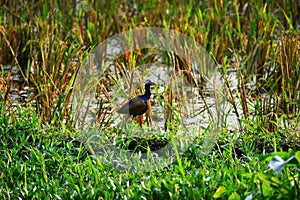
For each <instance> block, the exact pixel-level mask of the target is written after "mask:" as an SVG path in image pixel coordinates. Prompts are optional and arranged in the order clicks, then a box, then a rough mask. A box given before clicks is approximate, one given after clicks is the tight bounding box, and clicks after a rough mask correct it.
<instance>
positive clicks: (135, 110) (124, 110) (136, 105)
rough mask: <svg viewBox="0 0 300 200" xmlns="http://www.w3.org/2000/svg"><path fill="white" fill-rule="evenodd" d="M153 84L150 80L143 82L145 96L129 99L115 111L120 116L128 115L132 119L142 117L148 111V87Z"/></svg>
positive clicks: (149, 92) (149, 94)
mask: <svg viewBox="0 0 300 200" xmlns="http://www.w3.org/2000/svg"><path fill="white" fill-rule="evenodd" d="M151 85H154V83H153V82H152V81H150V80H146V81H145V94H142V95H139V96H137V97H135V98H133V99H130V100H129V101H128V102H127V103H126V104H125V105H124V106H122V107H121V108H120V109H119V110H117V112H118V113H120V114H129V115H132V116H133V117H135V116H137V115H142V114H144V113H145V112H146V111H147V110H148V100H149V99H150V96H151V91H150V86H151Z"/></svg>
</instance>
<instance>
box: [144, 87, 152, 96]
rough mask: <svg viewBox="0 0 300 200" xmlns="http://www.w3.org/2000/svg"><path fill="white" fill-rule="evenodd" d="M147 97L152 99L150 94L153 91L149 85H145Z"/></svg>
mask: <svg viewBox="0 0 300 200" xmlns="http://www.w3.org/2000/svg"><path fill="white" fill-rule="evenodd" d="M144 95H145V96H146V98H147V99H150V96H151V91H150V86H148V87H145V94H144Z"/></svg>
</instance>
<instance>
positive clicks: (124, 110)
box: [117, 96, 147, 116]
mask: <svg viewBox="0 0 300 200" xmlns="http://www.w3.org/2000/svg"><path fill="white" fill-rule="evenodd" d="M146 110H147V105H146V102H145V100H144V99H143V98H141V97H140V96H138V97H136V98H134V99H131V100H130V101H128V102H127V103H126V104H124V105H123V106H122V107H121V108H120V109H119V110H117V112H118V113H120V114H130V115H133V116H136V115H142V114H144V113H145V112H146Z"/></svg>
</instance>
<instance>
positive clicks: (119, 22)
mask: <svg viewBox="0 0 300 200" xmlns="http://www.w3.org/2000/svg"><path fill="white" fill-rule="evenodd" d="M0 4H1V5H0V7H1V9H0V180H1V182H0V198H1V199H16V198H22V199H69V198H73V199H96V198H99V199H125V198H127V199H213V198H215V199H245V198H246V197H247V196H248V195H249V194H251V193H252V194H253V195H255V198H256V199H276V198H277V199H283V198H286V199H296V198H297V197H299V196H300V181H299V169H300V153H299V150H300V145H299V144H300V142H299V141H300V131H299V122H300V115H299V113H300V112H299V111H300V107H299V105H300V104H299V99H300V96H299V91H300V83H299V80H300V78H299V74H300V71H299V70H300V67H299V59H300V57H299V52H300V51H299V43H300V40H299V31H300V30H299V27H300V25H299V20H298V19H299V15H300V13H299V10H300V5H299V1H288V0H284V1H280V2H278V1H275V0H268V1H262V0H255V1H252V2H246V1H244V0H234V1H229V0H224V1H219V0H215V1H201V2H198V1H188V2H185V3H182V2H179V1H172V2H163V1H156V0H154V1H150V2H147V3H137V2H125V1H121V2H119V1H114V0H113V1H107V3H105V2H102V1H99V2H96V1H82V2H77V1H64V2H58V1H54V0H43V1H38V2H31V1H29V2H27V1H26V2H24V1H18V0H11V1H4V2H2V3H0ZM136 27H162V28H171V29H175V30H177V31H179V32H181V33H183V34H185V35H187V36H189V37H191V38H193V39H195V40H196V41H197V42H198V43H199V44H201V45H202V46H203V48H204V49H205V50H206V51H207V52H208V53H209V54H210V55H211V56H212V58H213V59H214V60H215V62H216V63H217V64H220V65H221V66H222V74H223V76H224V77H225V76H226V74H227V69H228V68H231V67H233V68H235V69H236V70H237V78H238V90H234V91H233V90H232V89H231V88H230V87H229V85H230V83H225V85H226V87H227V88H226V90H224V92H225V95H226V96H227V97H228V100H229V102H230V103H231V104H232V105H233V107H235V108H240V109H241V110H242V113H238V112H237V110H233V112H234V113H235V114H236V115H237V116H238V117H239V119H240V121H239V127H237V128H236V130H233V131H232V130H227V128H226V127H225V128H224V129H223V130H221V131H220V134H219V136H218V138H217V139H216V141H215V142H214V143H213V145H212V148H211V149H210V150H211V151H209V153H208V154H205V155H204V153H203V149H205V148H203V144H205V141H204V138H205V135H206V134H207V135H209V134H213V133H209V132H208V130H207V131H204V132H203V133H201V135H200V136H199V137H198V138H197V139H196V140H195V141H193V144H191V146H190V148H189V149H187V150H186V151H185V152H184V153H183V155H182V156H179V155H177V157H176V160H175V161H174V162H173V163H172V164H170V165H169V166H167V167H165V168H163V169H161V170H158V171H152V172H149V171H146V172H129V171H128V172H126V171H122V172H120V171H118V170H116V169H114V168H111V167H109V166H107V165H106V164H105V163H103V162H101V161H100V160H99V159H98V158H97V157H95V156H92V155H90V153H91V152H90V150H89V149H88V147H87V146H86V145H85V144H83V143H81V142H80V139H81V138H82V135H80V132H79V131H78V130H76V129H75V128H74V116H73V115H72V112H71V108H72V107H70V103H71V95H72V87H73V84H74V79H75V77H76V72H77V70H78V68H79V67H80V66H81V64H82V63H83V62H84V59H85V58H86V56H87V55H88V54H89V52H91V50H92V49H93V48H94V47H95V46H97V44H99V43H101V42H102V41H104V40H105V39H107V38H109V37H111V36H113V35H115V34H118V33H121V32H122V31H126V30H129V29H131V28H136ZM149 52H150V53H152V54H155V53H156V54H157V55H160V56H161V57H162V58H163V60H164V61H165V62H166V63H167V64H169V65H172V64H173V65H174V66H175V67H179V68H180V67H181V68H180V69H181V70H182V69H183V70H184V69H185V70H187V71H188V64H187V62H186V61H184V60H182V59H181V58H180V57H178V56H177V55H175V54H172V53H170V52H159V51H155V50H152V49H150V50H149V51H148V52H147V50H141V51H135V52H131V54H129V56H128V55H124V56H122V57H120V58H119V59H118V60H116V64H117V67H118V69H119V70H120V71H121V72H124V71H126V70H127V69H128V68H131V67H135V66H138V65H141V64H146V63H149V62H152V61H153V60H154V59H155V56H148V57H145V56H144V55H146V54H147V53H149ZM176 63H179V66H176ZM17 75H19V77H22V78H21V79H22V80H23V81H18V80H15V79H14V78H15V77H16V76H17ZM114 78H115V77H114ZM139 78H140V79H142V78H141V77H139ZM101 81H102V82H101ZM101 81H100V84H99V93H102V94H106V93H107V91H108V89H109V88H108V87H106V84H108V83H109V84H116V83H118V81H119V80H118V79H115V80H113V79H108V80H107V79H105V80H104V79H103V80H101ZM105 81H106V82H105ZM107 82H108V83H107ZM250 86H251V87H250ZM27 87H29V88H31V89H32V94H31V95H30V96H29V99H28V101H25V100H20V101H16V100H15V99H14V95H15V89H16V88H17V89H18V90H17V91H20V92H21V91H23V90H26V88H27ZM18 95H20V94H18ZM164 95H168V93H165V94H164ZM234 95H235V96H237V101H233V100H232V97H233V96H234ZM106 98H107V99H103V101H102V102H101V103H102V104H101V106H102V107H101V109H100V113H98V114H99V115H98V117H99V121H101V124H102V127H106V126H109V125H110V122H109V120H106V119H111V118H110V115H109V113H108V112H105V111H104V110H102V109H103V102H104V101H106V100H110V99H109V98H110V97H109V96H106ZM163 101H164V100H161V99H159V103H160V104H162V102H163ZM170 102H172V101H169V100H168V99H167V100H165V102H164V103H169V104H170ZM170 105H171V104H170ZM249 105H252V106H251V107H250V106H249ZM183 106H184V105H183ZM166 110H168V111H167V112H168V113H167V114H170V119H171V118H172V114H174V110H176V109H175V108H172V105H171V107H170V108H168V109H166ZM173 117H174V116H173ZM225 121H226V120H225ZM170 122H171V123H170V125H173V127H171V126H170V127H168V128H169V130H170V132H171V136H172V134H174V135H175V133H176V128H177V127H178V125H179V124H180V119H176V120H175V121H172V119H171V121H170ZM172 123H173V124H172ZM145 130H146V129H145ZM102 131H103V135H102V136H103V137H111V136H115V135H116V132H118V131H119V130H115V129H112V128H110V129H105V128H104V129H103V130H102ZM122 134H123V133H120V135H122ZM127 134H128V136H132V135H131V134H132V133H127ZM157 135H158V136H160V135H159V133H157ZM237 135H239V136H238V137H237ZM166 138H167V139H170V138H168V137H166ZM105 139H107V138H105ZM132 141H134V142H137V145H136V150H138V149H139V148H141V149H143V148H144V149H147V145H151V144H153V142H154V143H155V138H154V139H153V138H151V137H150V138H147V137H145V138H143V137H142V138H138V139H137V138H135V137H134V136H133V137H129V139H125V140H119V141H118V142H119V143H117V144H118V145H119V147H120V148H124V149H129V146H130V142H132ZM139 145H140V146H139ZM144 146H146V147H144ZM208 149H209V148H208ZM239 151H241V152H243V154H244V155H245V156H241V154H240V152H239ZM275 155H278V156H280V157H281V158H282V159H283V160H287V159H289V158H292V159H291V160H290V161H289V162H287V163H284V162H281V161H280V160H279V161H278V159H277V161H278V163H279V164H278V165H277V167H275V168H273V169H279V167H282V169H281V170H280V172H279V173H278V174H277V173H275V171H274V170H273V169H271V168H270V166H273V167H274V165H270V162H271V160H272V159H275V158H277V157H275ZM293 156H295V157H294V158H293ZM275 160H276V159H275ZM129 161H130V160H129ZM273 161H274V160H273Z"/></svg>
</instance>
